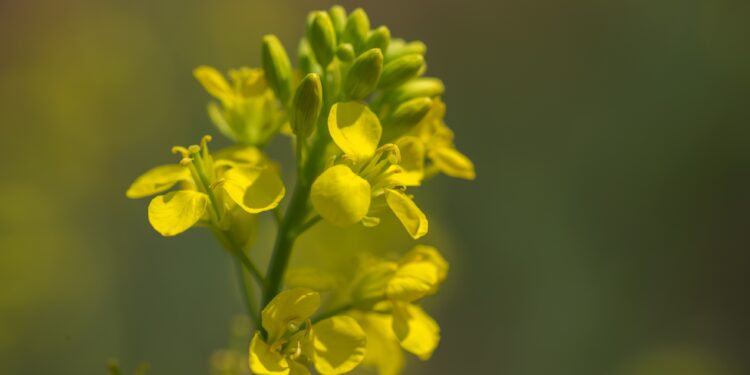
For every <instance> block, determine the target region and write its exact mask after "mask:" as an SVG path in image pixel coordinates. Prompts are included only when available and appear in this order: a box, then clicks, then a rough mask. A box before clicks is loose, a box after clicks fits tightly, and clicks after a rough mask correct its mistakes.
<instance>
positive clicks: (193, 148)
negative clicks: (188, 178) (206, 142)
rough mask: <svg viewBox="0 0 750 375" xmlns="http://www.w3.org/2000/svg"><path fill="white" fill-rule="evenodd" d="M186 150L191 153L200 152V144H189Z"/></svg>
mask: <svg viewBox="0 0 750 375" xmlns="http://www.w3.org/2000/svg"><path fill="white" fill-rule="evenodd" d="M188 151H190V153H191V154H197V153H199V152H201V146H198V145H190V146H188Z"/></svg>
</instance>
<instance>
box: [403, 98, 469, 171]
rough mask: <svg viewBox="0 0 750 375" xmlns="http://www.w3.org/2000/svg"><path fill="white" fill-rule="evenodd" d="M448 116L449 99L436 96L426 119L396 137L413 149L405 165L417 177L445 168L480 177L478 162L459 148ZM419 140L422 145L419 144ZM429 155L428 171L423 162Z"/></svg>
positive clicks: (405, 146) (444, 169) (404, 147)
mask: <svg viewBox="0 0 750 375" xmlns="http://www.w3.org/2000/svg"><path fill="white" fill-rule="evenodd" d="M444 118H445V103H444V102H443V101H442V100H440V98H435V99H434V100H433V105H432V107H431V109H430V111H429V112H428V113H427V115H425V117H424V119H422V121H420V122H419V123H418V124H417V125H416V126H415V127H414V128H413V129H412V130H411V131H410V132H409V134H407V135H406V136H404V137H401V138H400V139H399V140H397V141H396V144H397V145H399V147H400V148H402V150H403V149H407V148H408V149H410V150H411V152H410V153H409V154H408V160H409V161H408V165H406V166H404V168H405V169H406V170H407V171H408V172H410V173H412V176H413V178H417V179H418V178H419V177H420V175H422V174H423V173H427V174H428V175H429V174H430V173H434V172H442V173H444V174H446V175H448V176H451V177H457V178H462V179H465V180H473V179H474V178H476V173H475V171H474V163H472V161H471V159H469V158H468V157H467V156H466V155H464V154H462V153H461V152H459V151H458V150H456V147H455V146H454V144H453V138H454V135H453V131H452V130H451V129H450V128H449V127H448V126H447V125H446V124H445V122H444V121H443V119H444ZM418 144H421V145H422V147H421V148H420V147H419V146H417V145H418ZM420 154H421V155H420ZM425 157H427V158H428V159H429V160H430V161H431V162H432V164H431V166H430V167H428V168H427V170H426V172H425V168H424V165H423V160H424V158H425ZM431 170H432V171H431Z"/></svg>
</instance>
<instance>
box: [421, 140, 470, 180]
mask: <svg viewBox="0 0 750 375" xmlns="http://www.w3.org/2000/svg"><path fill="white" fill-rule="evenodd" d="M430 159H432V162H433V163H435V166H436V167H437V168H438V169H439V170H440V171H441V172H443V173H445V174H446V175H448V176H451V177H456V178H463V179H464V180H473V179H474V178H476V174H475V172H474V163H472V162H471V160H470V159H469V158H468V157H466V155H464V154H462V153H460V152H458V150H456V149H455V148H453V147H439V148H436V149H434V150H432V151H430Z"/></svg>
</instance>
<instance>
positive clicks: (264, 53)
mask: <svg viewBox="0 0 750 375" xmlns="http://www.w3.org/2000/svg"><path fill="white" fill-rule="evenodd" d="M261 60H262V62H263V70H264V71H265V74H266V80H267V82H268V85H269V86H271V89H272V90H273V92H274V93H275V94H276V97H278V98H279V100H281V102H282V103H288V102H289V99H290V96H291V92H292V68H291V64H290V63H289V56H287V54H286V50H284V46H283V45H281V42H280V41H279V39H278V38H277V37H276V36H275V35H271V34H269V35H266V36H264V37H263V47H262V50H261Z"/></svg>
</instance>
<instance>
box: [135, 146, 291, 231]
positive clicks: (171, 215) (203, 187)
mask: <svg viewBox="0 0 750 375" xmlns="http://www.w3.org/2000/svg"><path fill="white" fill-rule="evenodd" d="M210 140H211V137H210V136H205V137H203V139H202V140H201V144H200V146H198V145H192V146H190V147H187V148H186V147H179V146H178V147H174V148H173V152H175V153H180V154H181V155H182V160H181V161H180V162H179V163H178V164H168V165H162V166H158V167H155V168H153V169H151V170H149V171H148V172H146V173H144V174H143V175H141V176H140V177H138V178H137V179H136V180H135V181H134V182H133V184H132V185H131V186H130V188H129V189H128V190H127V192H126V195H127V197H128V198H133V199H136V198H143V197H147V196H150V195H154V194H159V193H163V192H165V191H168V190H170V189H172V188H173V187H174V186H177V185H179V189H177V190H175V191H171V192H169V193H166V194H159V195H157V196H156V197H154V198H153V199H152V200H151V203H150V204H149V206H148V220H149V222H150V223H151V226H153V227H154V229H155V230H156V231H157V232H159V233H160V234H162V235H163V236H174V235H177V234H180V233H182V232H184V231H185V230H187V229H189V228H190V227H192V226H194V225H195V224H196V223H198V222H199V221H204V222H206V223H212V224H214V225H215V226H217V227H222V226H225V225H229V224H231V223H227V222H226V220H223V219H224V218H225V217H226V218H229V217H230V216H229V215H227V213H229V212H231V211H232V209H233V208H234V207H235V206H237V207H240V208H241V209H242V210H244V211H245V212H247V213H251V214H254V213H259V212H263V211H267V210H271V209H273V208H275V207H276V206H278V204H279V202H280V201H281V199H282V198H283V197H284V193H285V188H284V184H283V182H282V181H281V178H280V177H279V175H278V172H277V171H276V169H275V167H273V166H272V165H271V164H269V163H267V162H263V161H262V160H260V159H254V160H252V159H248V158H243V156H244V155H249V154H252V153H248V152H241V153H240V152H234V153H232V154H227V156H226V157H225V158H218V159H216V160H214V157H213V156H212V155H211V153H210V152H209V150H208V145H207V144H208V142H209V141H210ZM233 155H234V156H233Z"/></svg>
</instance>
